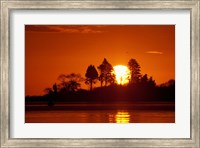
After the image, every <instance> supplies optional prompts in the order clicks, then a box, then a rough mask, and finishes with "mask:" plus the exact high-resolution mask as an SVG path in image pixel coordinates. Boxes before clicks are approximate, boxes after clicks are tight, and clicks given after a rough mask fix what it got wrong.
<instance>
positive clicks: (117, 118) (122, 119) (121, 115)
mask: <svg viewBox="0 0 200 148" xmlns="http://www.w3.org/2000/svg"><path fill="white" fill-rule="evenodd" d="M109 122H110V123H129V122H130V114H129V112H127V111H118V112H117V113H116V114H115V115H113V114H110V115H109Z"/></svg>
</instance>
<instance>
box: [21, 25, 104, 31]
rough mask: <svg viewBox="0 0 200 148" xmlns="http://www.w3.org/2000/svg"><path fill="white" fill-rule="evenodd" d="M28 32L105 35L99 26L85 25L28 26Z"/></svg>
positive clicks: (26, 27)
mask: <svg viewBox="0 0 200 148" xmlns="http://www.w3.org/2000/svg"><path fill="white" fill-rule="evenodd" d="M25 29H26V31H28V32H55V33H61V32H66V33H103V32H105V31H103V30H102V29H101V27H99V26H84V25H73V26H72V25H26V26H25Z"/></svg>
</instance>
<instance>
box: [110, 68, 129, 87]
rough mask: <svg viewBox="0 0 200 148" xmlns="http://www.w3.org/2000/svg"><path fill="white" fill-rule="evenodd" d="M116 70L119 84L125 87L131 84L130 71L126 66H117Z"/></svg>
mask: <svg viewBox="0 0 200 148" xmlns="http://www.w3.org/2000/svg"><path fill="white" fill-rule="evenodd" d="M113 68H114V74H115V77H116V81H117V83H118V84H121V85H124V84H126V83H128V82H129V79H130V70H129V69H128V67H126V66H124V65H116V66H114V67H113Z"/></svg>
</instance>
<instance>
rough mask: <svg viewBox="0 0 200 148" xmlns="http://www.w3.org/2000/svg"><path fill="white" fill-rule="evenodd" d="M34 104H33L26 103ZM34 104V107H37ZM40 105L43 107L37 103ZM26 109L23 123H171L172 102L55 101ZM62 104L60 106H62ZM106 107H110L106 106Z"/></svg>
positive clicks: (172, 119) (172, 120)
mask: <svg viewBox="0 0 200 148" xmlns="http://www.w3.org/2000/svg"><path fill="white" fill-rule="evenodd" d="M30 106H32V107H33V106H34V105H30ZM38 106H39V105H35V106H34V107H38ZM41 106H43V107H41ZM44 107H45V105H40V107H39V108H37V109H32V110H26V113H25V122H26V123H174V122H175V110H174V109H173V107H174V103H164V104H163V103H150V104H149V103H148V104H147V103H140V104H137V105H135V104H134V105H133V104H114V105H111V104H104V105H102V104H75V105H74V104H65V105H63V104H57V105H55V106H54V107H53V110H47V109H45V108H44ZM63 108H64V109H63ZM109 108H110V109H109Z"/></svg>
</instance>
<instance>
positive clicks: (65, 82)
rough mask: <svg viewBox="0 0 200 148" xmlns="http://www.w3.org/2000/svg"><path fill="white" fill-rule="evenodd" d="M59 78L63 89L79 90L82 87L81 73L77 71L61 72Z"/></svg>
mask: <svg viewBox="0 0 200 148" xmlns="http://www.w3.org/2000/svg"><path fill="white" fill-rule="evenodd" d="M58 79H59V80H60V81H61V83H60V87H61V88H60V90H61V91H77V90H78V89H79V88H80V87H81V84H80V82H81V81H83V78H82V77H81V75H80V74H75V73H71V74H67V75H64V74H61V75H60V76H59V77H58Z"/></svg>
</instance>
